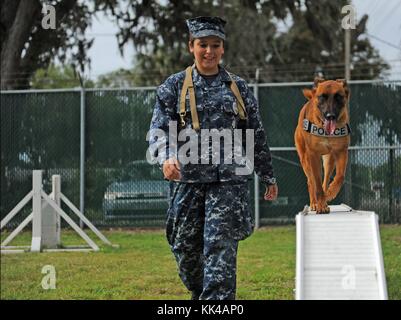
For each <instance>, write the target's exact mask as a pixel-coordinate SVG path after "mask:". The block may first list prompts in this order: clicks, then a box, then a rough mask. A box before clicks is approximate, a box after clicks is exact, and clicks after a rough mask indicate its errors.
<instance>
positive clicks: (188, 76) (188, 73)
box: [180, 67, 247, 131]
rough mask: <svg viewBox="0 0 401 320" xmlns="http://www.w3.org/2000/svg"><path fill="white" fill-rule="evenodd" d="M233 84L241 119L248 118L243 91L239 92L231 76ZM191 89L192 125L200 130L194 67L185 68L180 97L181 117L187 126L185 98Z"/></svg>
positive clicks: (231, 87) (182, 123)
mask: <svg viewBox="0 0 401 320" xmlns="http://www.w3.org/2000/svg"><path fill="white" fill-rule="evenodd" d="M230 79H231V84H230V89H231V91H232V93H233V94H234V96H235V98H236V99H237V102H238V105H239V106H238V114H239V117H240V119H241V120H245V119H246V118H247V116H246V109H245V104H244V100H243V99H242V96H241V93H240V92H239V89H238V86H237V84H236V83H235V81H234V80H233V79H232V78H231V75H230ZM188 91H189V106H190V108H191V117H192V126H193V128H194V129H195V130H196V131H197V130H199V128H200V126H199V118H198V112H197V111H196V101H195V89H194V83H193V81H192V67H188V68H187V69H186V70H185V79H184V84H183V86H182V90H181V99H180V118H181V126H182V127H185V116H186V114H187V112H186V110H185V99H186V96H187V92H188Z"/></svg>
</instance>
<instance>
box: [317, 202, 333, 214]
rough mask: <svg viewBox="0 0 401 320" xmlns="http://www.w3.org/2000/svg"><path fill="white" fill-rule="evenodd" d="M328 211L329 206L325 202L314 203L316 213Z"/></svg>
mask: <svg viewBox="0 0 401 320" xmlns="http://www.w3.org/2000/svg"><path fill="white" fill-rule="evenodd" d="M325 213H330V207H329V206H328V205H327V203H326V202H322V203H318V204H317V205H316V214H325Z"/></svg>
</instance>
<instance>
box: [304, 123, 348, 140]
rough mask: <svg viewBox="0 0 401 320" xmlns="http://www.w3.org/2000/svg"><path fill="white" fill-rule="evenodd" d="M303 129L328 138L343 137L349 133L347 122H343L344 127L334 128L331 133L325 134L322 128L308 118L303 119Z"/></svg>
mask: <svg viewBox="0 0 401 320" xmlns="http://www.w3.org/2000/svg"><path fill="white" fill-rule="evenodd" d="M303 129H304V130H305V131H306V132H309V133H310V134H313V135H315V136H319V137H329V138H338V137H345V136H348V135H349V134H351V128H350V126H349V125H348V123H346V124H345V127H342V128H336V129H335V130H334V133H333V134H327V133H326V132H325V131H324V128H319V127H318V126H317V125H315V124H313V123H312V122H310V121H309V120H308V119H304V122H303Z"/></svg>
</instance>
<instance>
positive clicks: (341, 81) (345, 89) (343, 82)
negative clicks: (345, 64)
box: [336, 79, 350, 98]
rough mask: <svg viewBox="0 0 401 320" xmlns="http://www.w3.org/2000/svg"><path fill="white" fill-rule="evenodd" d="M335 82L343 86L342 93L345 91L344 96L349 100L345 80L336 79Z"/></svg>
mask: <svg viewBox="0 0 401 320" xmlns="http://www.w3.org/2000/svg"><path fill="white" fill-rule="evenodd" d="M336 81H337V82H339V83H341V84H342V85H343V88H344V91H345V95H346V96H347V98H349V93H350V92H349V88H348V83H347V80H345V79H336Z"/></svg>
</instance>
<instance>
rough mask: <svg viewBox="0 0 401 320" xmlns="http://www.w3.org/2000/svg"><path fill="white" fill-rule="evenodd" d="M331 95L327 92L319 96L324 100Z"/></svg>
mask: <svg viewBox="0 0 401 320" xmlns="http://www.w3.org/2000/svg"><path fill="white" fill-rule="evenodd" d="M328 97H329V96H328V95H327V94H322V95H320V96H319V100H321V101H323V100H327V98H328Z"/></svg>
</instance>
